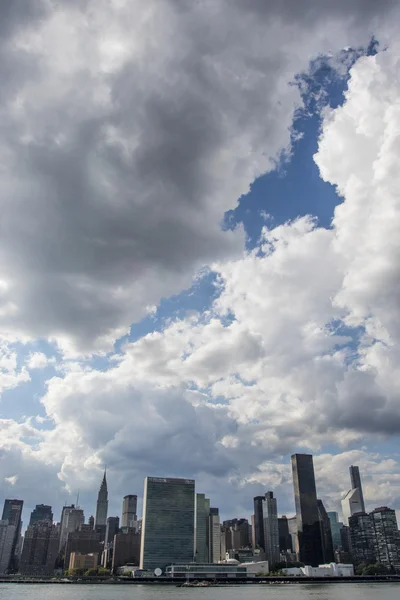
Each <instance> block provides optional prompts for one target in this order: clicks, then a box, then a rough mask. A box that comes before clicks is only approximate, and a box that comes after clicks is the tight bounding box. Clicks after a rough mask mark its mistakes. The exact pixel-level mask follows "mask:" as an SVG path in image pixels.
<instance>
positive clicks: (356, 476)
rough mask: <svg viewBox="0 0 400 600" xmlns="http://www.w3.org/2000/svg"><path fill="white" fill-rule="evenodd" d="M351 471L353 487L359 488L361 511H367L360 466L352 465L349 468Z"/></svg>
mask: <svg viewBox="0 0 400 600" xmlns="http://www.w3.org/2000/svg"><path fill="white" fill-rule="evenodd" d="M349 471H350V481H351V487H352V489H358V492H359V498H360V506H361V512H365V504H364V494H363V489H362V485H361V477H360V469H359V468H358V467H355V466H353V465H352V466H351V467H350V468H349ZM353 514H354V513H353Z"/></svg>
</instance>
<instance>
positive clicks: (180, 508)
mask: <svg viewBox="0 0 400 600" xmlns="http://www.w3.org/2000/svg"><path fill="white" fill-rule="evenodd" d="M194 511H195V482H194V480H193V479H174V478H160V477H146V479H145V485H144V496H143V519H142V539H141V552H140V568H141V569H149V570H154V569H156V568H161V569H164V568H165V567H166V566H167V565H170V564H172V563H178V562H192V561H193V550H194V519H195V513H194Z"/></svg>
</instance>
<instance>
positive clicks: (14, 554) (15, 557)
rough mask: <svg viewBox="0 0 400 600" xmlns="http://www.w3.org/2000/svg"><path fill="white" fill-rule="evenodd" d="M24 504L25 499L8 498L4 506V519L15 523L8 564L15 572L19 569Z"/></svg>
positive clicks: (12, 571) (11, 571) (9, 568)
mask: <svg viewBox="0 0 400 600" xmlns="http://www.w3.org/2000/svg"><path fill="white" fill-rule="evenodd" d="M23 506H24V501H23V500H16V499H7V500H5V501H4V507H3V516H2V520H3V521H8V524H9V525H14V527H15V533H14V540H13V545H12V550H11V556H10V563H9V565H8V571H9V572H10V573H15V572H17V571H18V561H19V553H18V549H19V546H20V537H21V527H22V518H21V517H22V508H23Z"/></svg>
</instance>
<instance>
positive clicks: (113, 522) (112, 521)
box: [105, 517, 119, 546]
mask: <svg viewBox="0 0 400 600" xmlns="http://www.w3.org/2000/svg"><path fill="white" fill-rule="evenodd" d="M118 529H119V517H107V526H106V538H105V544H106V546H107V545H108V544H112V543H113V541H114V535H115V534H116V533H118Z"/></svg>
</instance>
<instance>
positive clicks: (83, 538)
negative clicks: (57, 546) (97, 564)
mask: <svg viewBox="0 0 400 600" xmlns="http://www.w3.org/2000/svg"><path fill="white" fill-rule="evenodd" d="M100 537H101V536H100V534H99V533H97V532H96V531H94V530H93V529H91V528H90V526H88V525H81V529H79V530H78V531H72V532H70V533H68V536H67V541H66V544H65V559H64V566H65V568H68V565H69V560H70V556H71V553H72V552H79V553H81V554H97V555H98V556H99V557H100V556H101V553H102V551H103V548H104V545H103V544H102V543H101V540H100Z"/></svg>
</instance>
